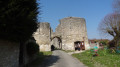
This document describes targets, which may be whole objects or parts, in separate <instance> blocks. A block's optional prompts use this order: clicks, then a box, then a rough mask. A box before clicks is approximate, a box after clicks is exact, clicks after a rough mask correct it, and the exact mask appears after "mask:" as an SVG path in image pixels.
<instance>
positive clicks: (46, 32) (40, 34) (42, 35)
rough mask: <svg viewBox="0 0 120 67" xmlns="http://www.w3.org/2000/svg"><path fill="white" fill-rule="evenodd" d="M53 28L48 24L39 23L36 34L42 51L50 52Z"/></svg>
mask: <svg viewBox="0 0 120 67" xmlns="http://www.w3.org/2000/svg"><path fill="white" fill-rule="evenodd" d="M50 37H51V27H50V24H49V23H47V22H42V23H39V28H38V29H37V32H35V34H34V38H35V40H36V42H37V43H38V44H39V47H40V51H50V47H51V46H50V41H51V40H50Z"/></svg>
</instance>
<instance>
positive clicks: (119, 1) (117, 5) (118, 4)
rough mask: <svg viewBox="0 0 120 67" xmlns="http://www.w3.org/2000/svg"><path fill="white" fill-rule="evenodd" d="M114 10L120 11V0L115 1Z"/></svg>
mask: <svg viewBox="0 0 120 67" xmlns="http://www.w3.org/2000/svg"><path fill="white" fill-rule="evenodd" d="M113 10H114V12H116V13H120V0H114V1H113Z"/></svg>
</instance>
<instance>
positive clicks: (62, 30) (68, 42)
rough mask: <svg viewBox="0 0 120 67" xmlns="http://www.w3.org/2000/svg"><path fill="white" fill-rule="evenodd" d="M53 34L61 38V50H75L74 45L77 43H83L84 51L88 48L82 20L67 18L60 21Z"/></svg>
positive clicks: (85, 30)
mask: <svg viewBox="0 0 120 67" xmlns="http://www.w3.org/2000/svg"><path fill="white" fill-rule="evenodd" d="M55 34H56V36H61V40H62V49H64V50H75V47H74V43H75V42H77V41H83V42H84V44H85V49H88V48H89V45H88V37H87V29H86V22H85V19H84V18H79V17H67V18H63V19H61V20H60V24H59V25H58V27H57V28H56V31H55Z"/></svg>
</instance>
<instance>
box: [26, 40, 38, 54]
mask: <svg viewBox="0 0 120 67" xmlns="http://www.w3.org/2000/svg"><path fill="white" fill-rule="evenodd" d="M26 47H27V53H28V55H30V56H31V55H34V54H36V53H39V45H38V44H37V43H35V42H32V41H31V42H28V43H27V45H26Z"/></svg>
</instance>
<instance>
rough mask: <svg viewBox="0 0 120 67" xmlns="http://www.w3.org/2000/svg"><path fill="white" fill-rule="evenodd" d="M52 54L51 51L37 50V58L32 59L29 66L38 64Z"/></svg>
mask: <svg viewBox="0 0 120 67" xmlns="http://www.w3.org/2000/svg"><path fill="white" fill-rule="evenodd" d="M51 55H52V51H44V52H39V54H38V58H37V59H36V60H34V61H33V62H31V63H30V66H36V65H40V64H41V63H42V62H43V61H44V59H45V58H47V57H49V56H51Z"/></svg>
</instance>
